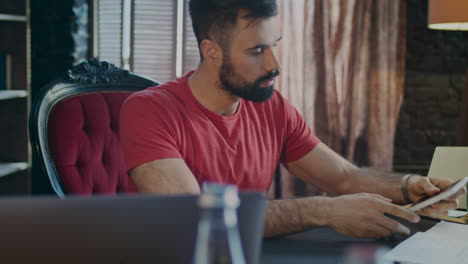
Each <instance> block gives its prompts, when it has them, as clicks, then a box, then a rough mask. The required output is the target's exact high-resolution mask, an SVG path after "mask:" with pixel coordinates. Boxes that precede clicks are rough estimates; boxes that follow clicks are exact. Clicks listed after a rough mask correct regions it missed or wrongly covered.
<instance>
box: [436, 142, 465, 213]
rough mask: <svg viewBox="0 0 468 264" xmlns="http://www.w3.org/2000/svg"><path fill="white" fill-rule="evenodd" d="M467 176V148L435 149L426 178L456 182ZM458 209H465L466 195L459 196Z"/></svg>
mask: <svg viewBox="0 0 468 264" xmlns="http://www.w3.org/2000/svg"><path fill="white" fill-rule="evenodd" d="M465 176H468V147H437V148H436V149H435V151H434V156H433V157H432V161H431V166H430V167H429V173H428V177H431V178H444V179H451V180H453V181H457V180H459V179H461V178H463V177H465ZM458 201H459V202H460V208H465V209H466V194H465V195H462V196H459V197H458Z"/></svg>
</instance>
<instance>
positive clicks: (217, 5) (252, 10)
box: [189, 0, 278, 59]
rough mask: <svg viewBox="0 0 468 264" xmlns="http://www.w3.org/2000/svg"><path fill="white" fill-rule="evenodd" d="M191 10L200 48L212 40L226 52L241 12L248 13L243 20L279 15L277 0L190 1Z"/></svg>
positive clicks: (194, 30)
mask: <svg viewBox="0 0 468 264" xmlns="http://www.w3.org/2000/svg"><path fill="white" fill-rule="evenodd" d="M189 10H190V17H191V18H192V26H193V32H194V33H195V37H196V38H197V42H198V46H199V47H200V44H201V42H202V41H203V40H205V39H210V40H214V41H216V42H218V44H219V45H220V46H221V47H222V48H223V49H224V50H226V49H227V47H228V43H229V37H230V34H229V33H230V30H232V27H233V26H234V25H236V22H237V17H238V15H239V11H240V10H246V11H247V13H246V15H244V16H243V17H242V18H251V19H253V20H255V19H258V18H268V17H273V16H275V15H277V14H278V8H277V5H276V0H190V2H189ZM200 55H201V54H200ZM202 59H203V57H202Z"/></svg>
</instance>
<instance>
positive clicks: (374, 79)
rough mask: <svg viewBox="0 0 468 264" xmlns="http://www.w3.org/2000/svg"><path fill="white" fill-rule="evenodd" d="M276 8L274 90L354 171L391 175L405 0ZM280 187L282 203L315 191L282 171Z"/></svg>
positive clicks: (313, 0) (327, 1) (319, 1)
mask: <svg viewBox="0 0 468 264" xmlns="http://www.w3.org/2000/svg"><path fill="white" fill-rule="evenodd" d="M278 6H279V12H280V14H279V16H280V19H281V26H282V33H283V40H282V41H281V42H280V47H279V51H278V57H279V61H280V63H281V65H282V71H281V75H280V78H279V82H278V87H277V88H278V89H279V90H280V91H281V93H282V94H283V95H284V96H285V97H286V98H288V100H289V101H290V102H291V103H292V104H293V105H294V106H295V107H296V108H297V109H298V110H299V112H300V113H301V114H302V115H303V117H304V118H305V120H306V122H307V123H308V124H309V126H310V127H311V128H312V130H313V131H314V133H315V134H316V135H317V136H318V137H319V138H320V139H321V140H322V142H323V143H324V144H326V145H328V146H329V147H331V148H332V149H333V150H334V151H336V152H337V153H339V154H340V155H342V156H344V157H345V158H347V159H348V160H350V161H352V162H354V163H356V164H358V165H360V166H371V167H376V168H382V169H387V170H390V169H391V168H392V161H393V142H394V136H395V130H396V124H397V119H398V114H399V110H400V106H401V102H402V97H403V82H404V70H405V69H404V67H405V24H406V23H405V22H406V19H405V11H406V10H405V1H403V0H278ZM279 182H280V185H281V186H280V187H281V194H282V195H281V196H282V197H285V198H287V197H293V196H302V195H315V194H322V192H321V191H320V190H318V189H317V188H315V187H314V186H311V185H308V184H305V183H303V182H300V181H299V180H297V179H295V178H294V177H292V176H291V175H289V174H288V173H287V171H286V170H284V169H282V173H281V179H280V181H279ZM277 183H278V181H277ZM276 188H278V186H276ZM272 189H274V186H273V188H272ZM270 194H271V192H270Z"/></svg>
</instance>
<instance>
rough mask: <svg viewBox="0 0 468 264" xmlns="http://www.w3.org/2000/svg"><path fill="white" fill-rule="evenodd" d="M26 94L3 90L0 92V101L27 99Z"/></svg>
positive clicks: (18, 91)
mask: <svg viewBox="0 0 468 264" xmlns="http://www.w3.org/2000/svg"><path fill="white" fill-rule="evenodd" d="M27 96H28V92H27V91H24V90H4V91H0V100H7V99H15V98H22V97H27Z"/></svg>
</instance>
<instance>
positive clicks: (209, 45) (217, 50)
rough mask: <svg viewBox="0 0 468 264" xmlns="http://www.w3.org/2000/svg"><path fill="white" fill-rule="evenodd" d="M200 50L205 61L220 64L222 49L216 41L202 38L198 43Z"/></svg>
mask: <svg viewBox="0 0 468 264" xmlns="http://www.w3.org/2000/svg"><path fill="white" fill-rule="evenodd" d="M200 50H201V53H202V55H203V60H206V62H208V63H214V64H216V65H221V64H222V58H223V56H222V50H221V47H220V46H219V45H218V44H217V43H216V42H214V41H212V40H209V39H204V40H203V41H202V42H201V44H200Z"/></svg>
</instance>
